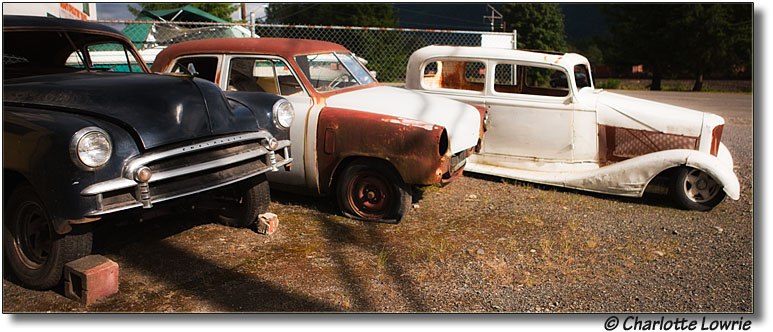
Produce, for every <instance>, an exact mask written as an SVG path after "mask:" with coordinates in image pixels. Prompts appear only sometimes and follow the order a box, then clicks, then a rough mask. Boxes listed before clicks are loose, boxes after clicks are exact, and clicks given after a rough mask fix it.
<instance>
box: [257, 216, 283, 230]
mask: <svg viewBox="0 0 773 332" xmlns="http://www.w3.org/2000/svg"><path fill="white" fill-rule="evenodd" d="M278 228H279V217H278V216H277V215H275V214H273V213H264V214H261V215H259V216H258V233H260V234H266V235H271V234H274V232H276V231H277V229H278Z"/></svg>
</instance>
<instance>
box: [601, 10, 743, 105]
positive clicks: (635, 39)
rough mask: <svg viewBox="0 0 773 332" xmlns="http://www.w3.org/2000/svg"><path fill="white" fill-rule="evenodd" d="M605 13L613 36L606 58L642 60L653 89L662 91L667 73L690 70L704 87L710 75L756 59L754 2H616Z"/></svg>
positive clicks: (626, 62) (696, 87)
mask: <svg viewBox="0 0 773 332" xmlns="http://www.w3.org/2000/svg"><path fill="white" fill-rule="evenodd" d="M602 13H603V14H604V15H605V17H606V19H607V24H608V26H609V29H610V35H611V44H610V45H612V48H611V49H610V52H609V54H610V55H611V56H609V57H607V59H610V58H611V59H613V61H614V62H616V63H617V64H624V65H629V66H631V65H638V64H643V65H644V69H645V70H647V71H649V72H651V73H652V84H651V86H650V89H651V90H660V89H661V81H662V79H663V77H664V76H667V75H676V74H680V73H684V72H686V71H687V72H691V73H692V74H693V75H695V76H694V77H695V78H696V81H695V85H694V86H693V90H696V91H700V90H701V89H702V88H703V75H704V74H705V73H709V72H715V71H730V70H732V68H734V67H736V66H739V65H740V66H747V65H750V63H751V62H750V60H749V59H751V14H752V10H751V5H748V4H741V5H739V4H647V5H639V4H634V5H631V4H614V5H604V6H602Z"/></svg>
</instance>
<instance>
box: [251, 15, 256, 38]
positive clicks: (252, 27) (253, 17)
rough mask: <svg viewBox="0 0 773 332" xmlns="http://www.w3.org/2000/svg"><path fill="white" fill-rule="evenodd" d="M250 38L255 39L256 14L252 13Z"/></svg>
mask: <svg viewBox="0 0 773 332" xmlns="http://www.w3.org/2000/svg"><path fill="white" fill-rule="evenodd" d="M250 38H255V12H250Z"/></svg>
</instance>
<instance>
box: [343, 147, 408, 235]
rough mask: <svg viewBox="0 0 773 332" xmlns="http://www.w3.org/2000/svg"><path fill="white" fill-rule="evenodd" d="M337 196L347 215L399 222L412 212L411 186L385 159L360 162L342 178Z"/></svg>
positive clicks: (348, 168)
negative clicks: (410, 210)
mask: <svg viewBox="0 0 773 332" xmlns="http://www.w3.org/2000/svg"><path fill="white" fill-rule="evenodd" d="M336 198H337V200H338V206H339V208H340V209H341V212H343V213H344V215H346V216H347V217H350V218H354V219H360V220H365V221H379V222H389V223H398V222H400V220H402V219H403V217H404V216H405V214H406V213H407V212H408V209H409V206H410V203H411V192H410V188H409V187H408V186H407V185H406V184H405V182H403V180H402V178H401V177H400V175H399V174H397V173H396V172H395V171H394V170H393V169H392V168H391V167H388V166H387V165H385V164H384V163H383V162H378V161H370V160H363V161H356V162H354V163H352V164H351V165H349V166H348V167H347V168H346V169H345V170H344V171H343V173H341V176H340V177H339V179H338V182H337V185H336Z"/></svg>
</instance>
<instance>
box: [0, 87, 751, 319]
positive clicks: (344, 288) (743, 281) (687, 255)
mask: <svg viewBox="0 0 773 332" xmlns="http://www.w3.org/2000/svg"><path fill="white" fill-rule="evenodd" d="M620 93H624V94H629V95H633V96H636V97H643V98H648V99H652V100H657V101H663V102H667V103H673V104H677V105H681V106H686V107H692V108H696V109H702V110H706V111H711V112H715V113H718V114H720V115H722V116H724V117H725V119H726V121H727V124H726V126H725V130H724V136H723V142H724V143H725V144H726V145H727V146H728V148H729V149H730V151H731V153H732V154H733V157H734V160H735V165H736V174H737V175H738V177H739V179H740V181H741V199H740V200H738V201H732V200H729V199H728V200H725V201H724V202H723V203H721V204H720V205H719V206H717V207H716V208H715V209H714V210H712V211H710V212H694V211H683V210H678V209H675V208H673V207H672V206H671V205H670V202H669V201H668V200H667V199H666V198H665V197H664V196H663V195H660V194H647V195H645V197H644V198H641V199H633V198H621V197H615V196H608V195H601V194H592V193H585V192H579V191H574V190H566V189H560V188H555V187H548V186H541V185H534V184H529V183H524V182H518V181H510V180H503V179H500V178H494V177H486V176H478V175H474V174H468V173H465V176H464V177H461V178H460V179H459V180H458V181H456V182H454V183H451V184H450V185H448V186H445V187H442V188H439V187H428V188H425V189H424V190H423V192H421V195H420V197H419V199H418V200H417V201H416V202H415V204H414V207H413V210H412V211H411V213H410V214H409V216H408V217H407V218H406V219H405V220H404V221H403V222H401V223H400V224H398V225H390V224H379V223H364V222H359V221H353V220H350V219H347V218H344V217H341V216H338V215H336V214H335V213H334V211H335V208H334V205H333V204H332V203H331V202H330V201H328V200H326V199H319V198H311V197H302V196H297V195H291V194H285V193H280V192H272V199H273V202H272V203H271V206H270V210H271V211H272V212H274V213H276V214H278V215H279V218H280V230H279V231H278V232H277V233H275V234H274V235H271V236H265V235H260V234H257V233H256V232H255V230H253V229H237V228H230V227H225V226H221V225H218V224H216V223H213V222H211V220H208V218H207V217H204V216H201V215H199V214H198V213H196V211H189V212H184V213H180V214H176V215H173V216H166V217H159V218H156V219H153V220H148V221H145V222H137V221H133V220H132V221H127V220H117V221H108V222H103V223H102V225H101V226H100V227H99V228H98V229H97V230H96V235H95V236H96V241H97V242H96V243H95V248H94V250H95V252H96V253H99V254H102V255H104V256H106V257H108V258H110V259H112V260H114V261H116V262H117V263H118V264H119V265H120V291H119V293H118V294H115V295H113V296H111V297H108V298H105V299H102V300H100V301H99V302H97V303H95V304H93V305H90V306H88V307H84V306H81V305H79V304H77V303H75V302H72V301H70V300H68V299H66V298H64V297H63V296H62V290H61V289H54V290H50V291H32V290H28V289H25V288H23V287H21V286H19V285H18V284H17V282H16V281H15V280H14V279H13V277H12V276H11V275H9V273H8V269H7V268H6V269H4V271H5V272H4V274H3V295H2V297H3V312H5V313H9V312H265V311H270V312H276V311H290V312H309V311H311V312H583V313H584V312H691V313H699V312H712V313H714V312H743V313H750V312H753V308H754V307H753V300H754V294H753V272H754V271H753V235H754V232H753V231H754V229H753V219H752V214H753V198H754V197H753V168H752V167H753V131H752V130H753V128H752V127H753V116H752V96H751V95H748V94H709V93H697V94H693V93H678V92H671V93H669V92H659V93H653V92H648V91H620Z"/></svg>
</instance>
